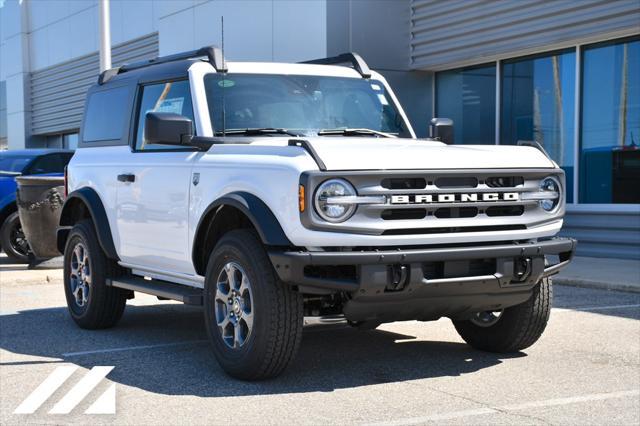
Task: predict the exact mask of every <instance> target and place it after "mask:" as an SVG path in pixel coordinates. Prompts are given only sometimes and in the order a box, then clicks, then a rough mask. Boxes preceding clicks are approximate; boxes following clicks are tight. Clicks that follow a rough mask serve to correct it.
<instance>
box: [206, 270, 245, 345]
mask: <svg viewBox="0 0 640 426" xmlns="http://www.w3.org/2000/svg"><path fill="white" fill-rule="evenodd" d="M214 306H215V319H216V323H217V326H218V329H219V330H220V336H221V337H222V340H223V341H224V343H225V344H226V345H227V346H228V347H229V348H232V349H239V348H241V347H242V346H243V345H244V344H245V343H247V341H248V339H249V336H251V331H252V329H253V295H252V291H251V283H250V282H249V277H248V276H247V274H246V273H245V271H244V269H242V267H241V266H240V265H238V264H237V263H235V262H228V263H226V264H225V265H224V266H223V268H222V270H221V271H220V273H219V274H218V279H217V281H216V295H215V303H214Z"/></svg>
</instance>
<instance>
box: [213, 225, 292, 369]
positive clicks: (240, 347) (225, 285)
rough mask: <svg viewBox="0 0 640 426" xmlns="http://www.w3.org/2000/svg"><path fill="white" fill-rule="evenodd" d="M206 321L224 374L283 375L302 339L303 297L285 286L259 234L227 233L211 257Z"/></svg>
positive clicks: (214, 350) (249, 232) (246, 232)
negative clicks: (275, 270)
mask: <svg viewBox="0 0 640 426" xmlns="http://www.w3.org/2000/svg"><path fill="white" fill-rule="evenodd" d="M204 308H205V321H206V328H207V334H208V336H209V340H210V341H211V343H212V346H213V352H214V354H215V356H216V358H217V360H218V362H219V363H220V366H221V367H222V368H223V370H224V371H225V372H226V373H227V374H229V375H230V376H233V377H236V378H239V379H243V380H261V379H267V378H271V377H275V376H277V375H278V374H280V373H281V372H282V371H283V370H284V369H285V368H286V366H287V365H288V364H289V363H290V362H291V360H292V359H293V358H294V356H295V353H296V352H297V349H298V346H299V344H300V340H301V336H302V322H303V321H302V320H303V314H302V297H301V295H300V294H299V293H298V292H296V291H294V290H293V289H291V287H289V286H287V285H286V284H284V283H282V282H281V281H280V280H279V279H278V278H277V276H276V274H275V272H274V270H273V266H272V265H271V262H270V261H269V258H268V256H267V254H266V252H265V249H264V247H263V246H262V243H261V242H260V240H259V239H258V237H257V236H256V234H255V233H254V232H251V231H249V230H244V229H241V230H235V231H231V232H229V233H228V234H226V235H225V236H224V237H222V239H221V240H220V242H219V243H218V244H217V245H216V247H215V249H214V250H213V253H211V256H210V258H209V263H208V265H207V273H206V278H205V301H204Z"/></svg>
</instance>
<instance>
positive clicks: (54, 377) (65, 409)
mask: <svg viewBox="0 0 640 426" xmlns="http://www.w3.org/2000/svg"><path fill="white" fill-rule="evenodd" d="M77 369H78V367H77V366H74V365H68V366H62V367H58V368H56V369H55V370H54V372H53V373H51V374H50V375H49V377H47V378H46V379H45V381H44V382H42V383H41V384H40V386H38V387H37V388H36V389H35V390H34V391H33V392H31V395H29V396H28V397H27V398H26V399H25V400H24V401H22V404H20V406H18V408H16V409H15V411H14V412H13V413H14V414H33V413H35V412H36V410H37V409H38V408H40V406H41V405H42V404H44V403H45V402H46V401H47V400H48V399H49V398H50V397H51V395H53V394H54V393H55V391H56V390H58V388H60V386H62V385H63V384H64V383H65V382H66V381H67V379H68V378H69V377H71V375H72V374H73V373H74V372H75V371H76V370H77ZM111 370H113V367H112V366H100V367H93V368H92V369H91V370H89V372H87V374H85V375H84V377H82V379H80V381H78V383H76V385H75V386H73V387H72V388H71V390H70V391H69V392H67V393H66V394H65V395H64V396H63V397H62V399H60V401H58V402H57V403H56V405H54V406H53V408H52V409H51V410H49V414H68V413H70V412H71V410H73V409H74V408H75V407H76V406H77V405H78V404H80V402H82V400H83V399H85V398H86V396H87V395H89V393H90V392H91V391H92V390H93V389H95V387H96V386H98V385H99V384H100V382H101V381H102V379H104V378H105V377H107V374H109V373H110V372H111ZM84 413H85V414H115V413H116V384H115V383H112V384H111V385H110V386H109V387H108V388H107V390H106V391H105V392H104V393H103V394H102V395H100V396H99V397H98V399H96V401H95V402H94V403H93V404H91V406H90V407H89V408H87V410H86V411H85V412H84Z"/></svg>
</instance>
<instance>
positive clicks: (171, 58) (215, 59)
mask: <svg viewBox="0 0 640 426" xmlns="http://www.w3.org/2000/svg"><path fill="white" fill-rule="evenodd" d="M202 56H206V57H207V60H208V61H209V63H210V64H211V65H213V67H214V68H215V69H216V71H218V72H226V71H227V64H226V62H225V60H224V56H223V55H222V50H220V48H219V47H218V46H205V47H202V48H200V49H197V50H190V51H188V52H182V53H176V54H175V55H167V56H158V57H157V58H154V59H148V60H146V61H139V62H133V63H131V64H124V65H122V66H120V67H115V68H110V69H108V70H105V71H103V72H101V73H100V76H99V77H98V84H104V83H106V82H107V81H109V80H111V78H113V77H114V76H116V75H118V74H122V73H123V72H127V71H133V70H137V69H140V68H145V67H148V66H151V65H158V64H166V63H168V62H175V61H181V60H184V59H193V58H199V57H202Z"/></svg>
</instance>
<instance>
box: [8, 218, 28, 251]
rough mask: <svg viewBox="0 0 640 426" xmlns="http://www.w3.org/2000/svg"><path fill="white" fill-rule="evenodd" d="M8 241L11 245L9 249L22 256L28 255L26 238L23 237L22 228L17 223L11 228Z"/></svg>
mask: <svg viewBox="0 0 640 426" xmlns="http://www.w3.org/2000/svg"><path fill="white" fill-rule="evenodd" d="M9 241H10V243H11V248H13V250H14V251H15V252H16V253H18V254H20V255H22V256H28V255H29V242H28V241H27V237H26V236H25V235H24V231H23V230H22V226H20V224H19V223H16V224H15V225H14V227H13V228H11V232H10V234H9Z"/></svg>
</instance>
